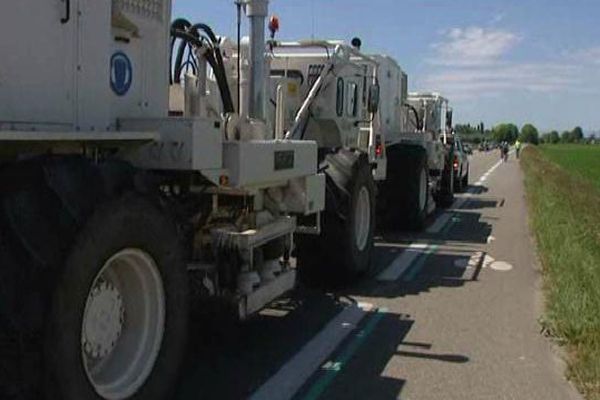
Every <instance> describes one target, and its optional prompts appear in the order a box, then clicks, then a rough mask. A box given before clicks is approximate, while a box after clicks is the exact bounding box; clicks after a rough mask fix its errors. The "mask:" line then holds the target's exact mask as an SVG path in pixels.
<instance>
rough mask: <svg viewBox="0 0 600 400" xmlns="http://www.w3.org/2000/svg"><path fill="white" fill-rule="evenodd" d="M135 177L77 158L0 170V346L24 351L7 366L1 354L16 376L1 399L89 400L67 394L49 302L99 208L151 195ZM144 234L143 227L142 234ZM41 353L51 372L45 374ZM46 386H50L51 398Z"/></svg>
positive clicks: (124, 167) (0, 352) (66, 368)
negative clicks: (128, 196)
mask: <svg viewBox="0 0 600 400" xmlns="http://www.w3.org/2000/svg"><path fill="white" fill-rule="evenodd" d="M134 177H135V171H134V169H133V168H132V167H131V166H130V165H129V164H127V163H124V162H120V161H108V162H104V163H102V164H94V163H91V162H90V161H89V160H87V159H85V158H83V157H79V156H41V157H36V158H32V159H29V160H25V161H20V162H16V163H12V164H6V165H4V166H2V168H0V181H1V182H2V187H1V188H0V226H1V227H2V230H1V234H0V261H1V263H0V280H1V284H0V304H1V306H0V330H2V333H3V334H4V335H5V336H6V338H0V340H2V342H9V343H10V342H13V343H18V344H19V346H13V348H12V349H11V351H10V358H9V357H8V356H7V355H6V354H5V352H4V349H0V356H1V357H2V358H3V359H4V360H3V361H6V363H8V364H11V365H13V369H12V370H11V371H10V372H11V374H13V375H14V377H10V378H9V379H10V383H11V385H10V386H9V387H6V385H5V384H4V383H3V382H2V380H3V377H0V398H5V397H6V398H8V396H11V395H13V393H17V394H16V398H18V399H30V398H31V399H41V398H43V397H44V396H43V395H42V392H44V393H45V392H46V391H48V393H49V395H50V393H53V394H54V397H55V398H58V399H71V398H76V399H87V398H88V397H85V396H83V397H82V396H75V397H69V396H68V393H69V392H68V391H65V390H64V388H63V386H62V385H70V384H71V383H72V382H74V381H73V380H72V376H71V365H66V364H64V362H63V360H62V359H60V358H57V355H59V354H60V347H59V346H56V347H55V345H56V343H57V342H58V341H59V340H62V339H61V338H56V337H55V339H54V340H51V339H47V338H45V334H46V333H48V332H46V330H47V329H50V322H51V320H50V319H49V317H48V316H49V315H52V313H54V312H55V311H53V310H54V309H55V303H53V302H52V301H51V299H52V296H53V293H55V296H56V287H59V288H61V289H63V288H64V287H63V286H60V285H61V284H59V286H57V281H58V277H59V276H63V275H64V266H65V260H66V258H67V257H68V256H69V254H70V253H72V249H73V243H74V241H75V240H76V238H77V237H78V235H79V234H80V232H81V231H82V229H84V227H86V226H87V225H89V223H88V220H89V218H90V216H91V215H92V213H94V211H95V210H96V209H97V207H98V206H99V204H103V203H107V202H108V201H109V199H114V198H119V197H122V196H123V194H124V193H126V192H131V191H132V190H133V189H134V188H136V189H138V190H141V191H142V192H146V191H147V190H148V189H149V188H150V186H151V185H145V182H146V179H134ZM145 228H146V227H145V226H143V225H139V226H138V229H139V230H140V231H142V230H144V229H145ZM173 237H175V235H173ZM71 268H73V267H71ZM65 279H68V278H65ZM183 288H184V290H185V286H183ZM61 289H58V290H59V291H60V290H61ZM69 293H70V292H69V291H68V290H67V291H65V292H64V293H62V295H70V294H69ZM74 304H75V303H72V304H69V307H71V308H72V307H74ZM178 312H181V311H178ZM79 329H81V325H79ZM62 334H63V329H62V327H61V328H60V335H61V336H62ZM0 336H1V335H0ZM55 336H56V335H55ZM75 343H76V344H78V343H80V340H79V339H78V340H77V341H76V342H75ZM0 346H1V344H0ZM44 347H46V352H47V353H48V356H47V357H46V359H47V360H46V361H47V366H46V368H42V365H43V364H44V360H43V359H44V357H43V353H44ZM55 351H57V352H56V354H55ZM51 359H54V363H53V364H52V363H51V362H50V360H51ZM0 364H3V363H0ZM8 364H7V365H8ZM0 369H2V368H1V366H0ZM173 371H175V369H171V372H169V374H170V375H172V374H173V373H174V372H173ZM0 374H2V372H0ZM58 375H62V378H63V380H62V381H61V380H60V379H57V376H58ZM11 376H12V375H11ZM65 377H66V379H65ZM44 381H48V382H50V383H49V384H48V385H47V388H48V390H46V389H44V386H45V385H44V384H43V382H44ZM50 389H52V390H50ZM96 398H97V397H96Z"/></svg>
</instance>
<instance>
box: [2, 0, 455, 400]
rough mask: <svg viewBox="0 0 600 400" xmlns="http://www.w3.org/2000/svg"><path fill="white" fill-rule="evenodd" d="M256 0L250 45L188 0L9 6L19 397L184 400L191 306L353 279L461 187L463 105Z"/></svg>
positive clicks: (8, 228)
mask: <svg viewBox="0 0 600 400" xmlns="http://www.w3.org/2000/svg"><path fill="white" fill-rule="evenodd" d="M236 4H237V5H238V18H240V16H241V12H242V10H243V11H244V13H245V14H246V16H247V17H248V19H249V31H250V32H249V36H248V38H244V39H243V40H242V39H240V38H239V36H240V35H238V40H237V41H235V42H234V41H231V40H229V39H227V38H225V37H219V36H217V35H216V34H215V33H214V32H213V31H212V29H211V28H210V27H209V26H207V25H205V24H203V23H191V22H189V21H187V20H185V19H175V20H173V21H172V19H171V1H170V0H112V1H106V2H97V1H92V0H49V1H46V2H43V4H41V3H40V2H38V1H35V0H21V1H19V2H9V3H6V4H3V5H2V6H0V10H1V12H0V44H1V46H2V49H3V53H4V54H5V57H3V59H2V61H1V62H0V157H1V164H0V177H1V179H2V183H3V185H2V190H1V191H0V341H1V342H2V343H0V347H1V349H0V351H2V352H3V354H1V355H0V369H2V370H3V371H1V372H0V375H2V377H0V391H1V392H2V394H3V395H4V394H5V393H6V394H7V395H6V396H13V397H14V398H39V397H40V393H43V394H44V395H45V396H46V397H48V398H57V399H64V400H81V399H105V400H122V399H163V398H167V396H168V393H169V390H170V389H171V388H172V386H173V384H174V383H175V380H176V378H177V370H178V366H179V365H180V363H181V360H182V358H183V354H184V349H185V344H186V333H187V322H188V321H187V320H188V313H189V305H190V303H191V301H190V299H191V298H192V297H193V298H194V300H197V301H194V303H193V304H194V305H196V306H198V307H204V306H205V305H207V304H208V303H209V301H208V300H211V302H212V300H218V302H219V303H220V304H224V305H226V306H227V307H226V309H227V310H230V311H231V312H234V313H235V314H236V315H237V316H238V317H239V318H241V319H244V318H247V317H248V316H250V315H251V314H253V313H255V312H257V311H259V310H260V309H261V308H263V307H264V306H265V305H267V304H268V303H270V302H271V301H272V300H274V299H275V298H277V297H279V296H281V295H282V294H284V293H285V292H287V291H289V290H290V289H292V288H293V287H294V285H295V282H296V275H297V272H298V275H300V276H301V277H302V278H303V279H305V280H306V281H307V282H312V283H319V282H320V281H321V282H324V281H326V280H335V281H345V280H347V279H349V278H354V277H356V276H359V275H361V274H364V273H366V272H368V270H369V268H370V267H371V265H372V262H371V261H372V254H373V234H374V227H375V221H376V218H377V217H378V215H379V216H380V218H381V215H383V214H386V215H387V216H388V217H389V216H391V217H393V218H391V219H390V218H387V219H388V220H393V221H394V223H395V224H396V225H397V224H403V226H407V227H408V226H411V227H415V228H418V227H420V226H422V224H423V222H424V219H425V217H426V215H427V213H428V212H431V211H432V210H433V208H434V207H435V204H436V203H444V204H447V202H448V199H450V198H451V197H452V192H453V189H452V182H453V180H454V179H453V176H452V172H453V168H452V165H451V160H452V153H451V152H452V148H453V146H452V145H451V136H452V135H451V125H452V122H451V119H452V118H451V115H452V114H451V111H450V110H449V108H448V102H447V100H445V99H444V98H442V97H441V96H439V95H412V94H411V95H408V93H407V77H406V74H405V73H404V72H403V71H402V70H401V69H400V67H399V66H398V65H397V64H396V62H395V61H394V60H393V59H391V58H389V57H386V56H380V55H366V54H363V53H361V51H360V43H359V41H358V40H354V41H353V44H352V45H351V46H349V45H345V44H344V43H342V42H331V41H307V42H280V41H276V40H275V39H274V36H275V32H276V30H277V27H278V21H277V20H276V19H272V20H271V21H270V23H269V28H270V30H271V33H272V35H271V39H270V40H265V21H266V17H267V15H268V0H242V1H239V2H236ZM33 10H35V11H33ZM24 26H31V27H35V29H27V30H23V29H22V27H24ZM238 26H240V24H239V21H238ZM15 32H21V34H20V35H19V39H18V40H16V39H15V34H14V33H15ZM440 139H441V140H440ZM292 257H295V258H296V267H294V266H293V262H291V258H292ZM5 349H8V350H5ZM4 352H6V354H4Z"/></svg>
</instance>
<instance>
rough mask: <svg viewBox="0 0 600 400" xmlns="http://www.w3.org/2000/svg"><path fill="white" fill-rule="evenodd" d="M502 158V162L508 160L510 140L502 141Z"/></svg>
mask: <svg viewBox="0 0 600 400" xmlns="http://www.w3.org/2000/svg"><path fill="white" fill-rule="evenodd" d="M500 158H501V159H502V162H506V161H508V142H502V144H500Z"/></svg>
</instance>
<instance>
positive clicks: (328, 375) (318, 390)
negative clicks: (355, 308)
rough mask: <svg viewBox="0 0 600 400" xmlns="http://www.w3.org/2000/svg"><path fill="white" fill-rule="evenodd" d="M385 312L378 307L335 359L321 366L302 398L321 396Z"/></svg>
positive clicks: (314, 398) (305, 399) (309, 399)
mask: <svg viewBox="0 0 600 400" xmlns="http://www.w3.org/2000/svg"><path fill="white" fill-rule="evenodd" d="M386 312H387V309H386V308H380V309H378V310H377V312H376V313H375V314H374V315H373V316H372V317H371V318H370V319H369V321H368V322H367V324H366V325H365V327H364V328H363V329H361V330H360V331H359V332H357V333H356V335H354V338H353V339H352V341H351V342H350V343H348V345H347V346H346V348H344V350H343V351H342V352H341V353H340V355H339V356H338V358H337V359H336V360H335V361H331V362H328V363H326V364H325V366H324V367H322V368H321V369H322V371H323V372H322V374H321V376H320V377H319V379H317V381H315V382H314V383H313V385H312V386H311V387H310V389H309V390H308V392H307V393H306V395H304V397H303V398H302V399H303V400H317V399H318V398H319V397H321V395H322V394H323V392H325V389H327V388H328V387H329V385H331V382H333V380H334V379H335V377H336V375H337V374H339V373H340V371H342V370H343V369H344V367H345V365H346V364H347V363H348V361H350V359H351V358H352V356H353V355H354V354H355V353H356V351H357V350H358V349H359V348H360V346H361V345H362V344H363V343H364V341H365V340H366V339H367V338H368V337H369V336H370V335H371V333H373V331H374V330H375V327H376V326H377V324H378V323H379V321H380V320H381V318H383V315H384V314H385V313H386Z"/></svg>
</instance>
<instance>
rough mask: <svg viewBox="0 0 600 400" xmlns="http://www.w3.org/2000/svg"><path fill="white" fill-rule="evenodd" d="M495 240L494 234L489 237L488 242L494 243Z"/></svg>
mask: <svg viewBox="0 0 600 400" xmlns="http://www.w3.org/2000/svg"><path fill="white" fill-rule="evenodd" d="M494 240H496V238H495V237H494V236H492V235H490V236H488V237H487V242H488V243H492V242H493V241H494Z"/></svg>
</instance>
